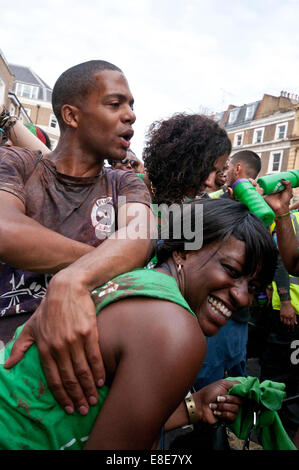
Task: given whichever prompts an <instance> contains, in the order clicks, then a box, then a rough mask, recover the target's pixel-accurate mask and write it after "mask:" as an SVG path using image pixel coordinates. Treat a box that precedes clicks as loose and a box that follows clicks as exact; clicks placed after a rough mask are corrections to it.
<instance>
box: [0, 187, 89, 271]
mask: <svg viewBox="0 0 299 470" xmlns="http://www.w3.org/2000/svg"><path fill="white" fill-rule="evenodd" d="M0 221H1V224H0V226H1V229H0V260H1V261H2V262H5V263H7V264H10V265H11V266H14V267H16V268H18V269H24V270H26V271H33V272H41V273H49V274H52V273H56V272H58V271H60V270H61V269H62V268H65V267H67V266H69V265H70V264H72V263H73V262H74V261H76V260H77V259H78V258H80V257H81V256H83V255H85V254H87V253H89V252H91V251H93V250H94V247H92V246H89V245H87V244H85V243H81V242H77V241H75V240H71V239H70V238H67V237H64V236H63V235H60V234H59V233H56V232H53V231H52V230H49V229H48V228H46V227H43V226H42V225H41V224H39V223H38V222H36V221H35V220H33V219H31V218H30V217H27V216H26V215H25V207H24V204H23V202H22V201H21V200H20V199H19V198H18V197H17V196H15V195H14V194H11V193H9V192H7V191H0Z"/></svg>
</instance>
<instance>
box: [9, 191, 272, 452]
mask: <svg viewBox="0 0 299 470" xmlns="http://www.w3.org/2000/svg"><path fill="white" fill-rule="evenodd" d="M197 204H202V205H203V227H204V230H203V246H202V248H201V249H199V250H193V251H186V249H185V248H186V247H185V244H186V242H187V241H190V240H189V239H188V240H186V238H185V237H184V235H182V236H180V237H179V238H177V237H176V238H174V236H173V235H174V231H173V230H172V228H173V227H174V225H175V224H177V223H178V221H177V220H174V221H173V222H174V223H173V224H171V225H172V226H171V227H170V238H169V239H168V240H163V242H161V243H160V244H159V246H158V250H157V256H158V264H157V266H156V268H155V269H137V270H134V271H131V272H129V273H126V274H123V275H121V276H118V277H116V278H114V279H112V280H111V281H109V282H108V283H107V284H105V285H103V286H101V287H99V288H96V289H94V290H93V291H92V294H91V295H92V299H93V301H94V303H95V306H96V310H97V313H98V316H97V325H98V330H99V332H100V338H101V348H102V353H103V358H104V361H105V365H106V368H107V376H108V379H107V382H106V384H105V386H104V387H103V388H101V389H100V390H99V396H98V402H97V403H96V404H95V405H94V406H92V407H91V408H90V412H89V414H88V415H87V416H81V415H79V413H77V412H75V413H74V414H70V415H66V414H65V411H64V410H63V409H62V408H61V407H60V406H59V405H58V404H57V403H56V401H55V399H54V398H53V396H52V394H51V392H50V390H49V388H48V387H47V384H46V380H45V376H44V373H43V369H42V367H41V365H40V361H39V352H38V349H37V347H36V345H32V347H31V348H30V349H29V351H28V352H27V354H26V356H25V358H24V359H23V361H22V362H21V363H19V364H17V365H16V366H15V367H14V368H12V369H11V370H9V371H7V370H5V369H4V368H3V366H2V367H1V368H0V400H1V408H0V420H1V422H3V423H6V424H5V427H4V428H3V429H2V431H1V433H0V448H4V449H5V448H6V449H7V448H9V449H23V448H27V449H60V448H70V449H80V448H83V447H85V448H86V449H151V448H152V446H153V445H154V442H155V440H156V439H157V437H158V436H159V432H160V429H161V427H162V426H163V425H164V424H165V423H166V424H165V428H166V429H167V430H169V429H172V428H174V427H178V426H182V425H184V424H188V422H189V420H188V413H187V409H186V408H185V405H184V403H183V402H182V400H183V399H184V397H185V396H186V393H187V391H188V389H189V388H190V387H191V385H192V384H193V383H194V379H195V377H196V375H197V373H198V370H199V369H200V367H201V365H202V363H203V360H204V356H205V351H206V344H205V338H204V335H214V334H215V333H217V331H218V330H219V328H221V326H223V325H224V324H225V322H226V321H227V319H228V318H229V317H230V316H231V315H234V312H235V311H236V310H237V309H238V308H240V307H241V306H245V305H249V304H250V302H251V300H252V295H253V292H254V289H259V288H263V287H264V285H265V284H267V283H268V282H270V281H271V279H272V277H273V273H274V269H275V264H276V251H275V247H274V244H273V241H272V238H271V236H270V234H269V233H268V232H267V230H266V228H265V227H264V225H263V224H262V223H261V222H260V221H259V220H258V219H257V218H256V217H255V216H254V215H253V214H251V213H249V212H248V209H247V208H246V206H244V205H243V204H240V203H238V202H235V201H230V200H213V199H206V200H202V201H195V202H191V203H189V204H188V205H187V209H188V210H187V212H188V211H189V214H186V211H185V210H184V211H183V212H182V214H183V217H182V218H181V217H179V219H180V220H179V222H180V223H182V224H184V217H188V219H189V217H190V216H191V221H192V222H193V223H195V221H194V217H195V216H196V215H197V214H198V212H197V211H196V210H195V207H196V205H197ZM176 233H177V232H176ZM182 233H184V231H182ZM18 334H19V332H18V333H17V335H18ZM11 347H12V344H11V345H9V346H7V348H6V350H5V355H7V354H9V352H10V350H11ZM178 358H179V361H178ZM232 385H233V382H228V381H227V382H226V381H220V383H219V382H217V383H215V384H212V385H211V386H209V387H206V388H205V389H202V390H201V391H199V392H197V393H196V394H193V396H192V398H193V400H194V403H193V402H192V399H191V402H192V403H193V404H192V406H194V408H193V410H194V412H193V414H192V413H190V415H189V416H190V419H191V420H192V421H191V422H195V421H196V420H202V421H204V422H208V423H215V422H216V418H215V415H214V413H213V411H212V407H210V406H209V404H211V403H212V402H215V403H214V404H213V410H215V407H216V411H217V416H219V417H220V418H222V419H225V418H226V419H228V420H231V421H232V420H234V419H235V417H236V413H237V411H238V406H236V405H238V404H239V403H240V401H238V400H239V399H238V398H237V397H235V396H233V395H231V396H230V395H226V393H227V390H228V389H230V388H231V387H232ZM108 392H109V393H108ZM219 395H222V396H223V399H222V400H221V401H219V402H218V401H217V402H216V397H217V396H219ZM180 402H182V404H180ZM188 410H189V408H188ZM86 441H87V442H86Z"/></svg>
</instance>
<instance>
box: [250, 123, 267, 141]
mask: <svg viewBox="0 0 299 470" xmlns="http://www.w3.org/2000/svg"><path fill="white" fill-rule="evenodd" d="M264 130H265V128H264V127H262V128H261V129H254V132H253V140H252V143H253V144H260V143H261V142H263V138H264Z"/></svg>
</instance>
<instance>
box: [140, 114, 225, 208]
mask: <svg viewBox="0 0 299 470" xmlns="http://www.w3.org/2000/svg"><path fill="white" fill-rule="evenodd" d="M230 151H231V142H230V140H229V138H228V136H227V133H226V131H225V130H224V129H222V128H221V127H220V126H219V125H218V124H217V123H216V122H215V121H214V120H213V119H210V118H208V117H207V116H203V115H200V114H186V113H178V114H175V115H173V116H172V117H171V118H169V119H166V120H161V121H156V122H154V123H153V124H152V125H151V126H150V128H149V131H148V133H147V136H146V144H145V148H144V151H143V160H144V166H145V178H144V180H145V183H146V184H147V186H148V187H149V188H150V191H151V194H152V198H153V200H154V201H155V203H157V204H161V203H165V204H172V203H181V202H183V201H184V199H185V197H186V196H187V197H190V198H194V197H195V196H196V195H197V194H199V193H200V192H202V191H204V189H205V186H206V185H207V184H210V183H211V182H213V180H214V179H215V176H216V171H217V170H218V171H219V170H220V171H221V170H222V169H223V167H224V166H225V162H226V160H227V158H228V156H229V154H230Z"/></svg>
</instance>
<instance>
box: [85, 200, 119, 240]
mask: <svg viewBox="0 0 299 470" xmlns="http://www.w3.org/2000/svg"><path fill="white" fill-rule="evenodd" d="M91 222H92V225H93V227H94V228H95V236H96V237H97V239H99V240H103V239H105V238H108V237H109V236H110V235H111V234H112V233H113V232H114V231H115V212H114V207H113V201H112V197H103V198H101V199H98V200H97V201H96V202H95V203H94V205H93V207H92V210H91Z"/></svg>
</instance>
